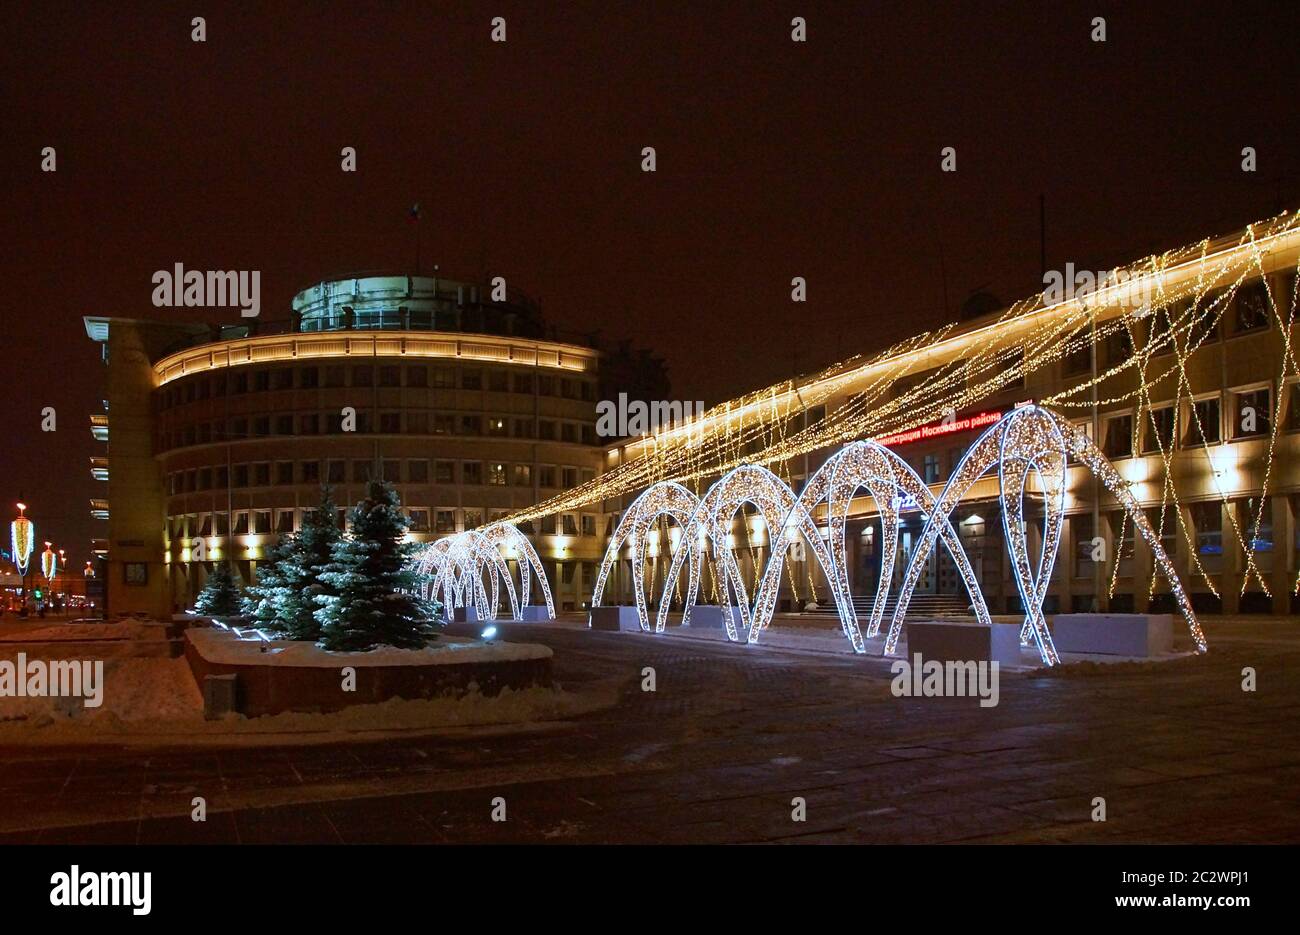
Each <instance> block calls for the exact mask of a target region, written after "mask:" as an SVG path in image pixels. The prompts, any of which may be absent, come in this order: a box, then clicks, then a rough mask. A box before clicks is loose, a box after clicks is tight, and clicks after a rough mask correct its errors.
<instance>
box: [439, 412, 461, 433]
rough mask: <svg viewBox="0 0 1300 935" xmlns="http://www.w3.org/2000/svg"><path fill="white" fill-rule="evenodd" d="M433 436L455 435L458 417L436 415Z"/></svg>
mask: <svg viewBox="0 0 1300 935" xmlns="http://www.w3.org/2000/svg"><path fill="white" fill-rule="evenodd" d="M433 434H434V435H455V434H456V417H455V416H450V415H443V414H436V415H434V417H433Z"/></svg>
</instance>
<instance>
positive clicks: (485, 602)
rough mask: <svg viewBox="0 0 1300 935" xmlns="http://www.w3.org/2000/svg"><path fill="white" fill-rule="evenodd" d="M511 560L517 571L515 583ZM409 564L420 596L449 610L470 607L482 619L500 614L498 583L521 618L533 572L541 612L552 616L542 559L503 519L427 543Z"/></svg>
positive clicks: (514, 614) (514, 616) (513, 614)
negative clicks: (543, 603) (543, 608)
mask: <svg viewBox="0 0 1300 935" xmlns="http://www.w3.org/2000/svg"><path fill="white" fill-rule="evenodd" d="M511 561H514V563H515V565H516V566H517V568H518V570H519V586H518V588H516V587H515V575H514V573H513V572H512V571H511V570H510V562H511ZM411 566H412V567H413V569H414V570H415V572H416V574H417V575H418V576H419V578H420V585H419V588H420V595H421V596H422V597H424V598H426V599H437V600H441V602H442V605H443V607H445V608H446V610H447V612H448V613H449V614H450V612H451V611H452V610H453V609H454V608H457V607H472V608H474V610H475V611H476V613H477V614H478V616H479V618H480V619H485V620H494V619H496V617H497V615H498V614H499V613H500V611H501V586H502V585H503V584H504V586H505V591H506V596H507V597H508V598H509V601H510V616H511V618H512V619H514V620H522V619H523V614H524V611H523V609H524V608H525V607H527V606H528V605H529V602H530V600H531V598H532V578H533V575H534V574H535V575H536V576H537V579H538V584H539V585H540V587H541V590H542V596H543V597H544V598H545V600H546V613H547V616H548V617H550V618H554V617H555V602H554V600H553V599H552V598H551V587H550V584H549V582H548V581H547V580H546V571H545V569H544V568H543V567H542V560H541V558H539V557H538V555H537V550H536V549H534V548H533V544H532V543H531V542H530V541H529V540H528V537H527V536H525V535H524V534H523V533H521V532H520V531H519V530H518V529H517V528H516V527H514V526H513V525H511V524H509V523H493V524H491V525H490V526H485V527H483V528H481V529H472V530H468V531H466V532H462V533H458V534H456V535H454V536H447V537H444V538H442V539H439V540H437V541H436V542H432V543H430V544H429V545H427V546H425V547H424V548H423V549H421V550H420V551H419V552H417V553H416V555H415V556H414V557H413V558H412V560H411ZM485 579H486V583H485Z"/></svg>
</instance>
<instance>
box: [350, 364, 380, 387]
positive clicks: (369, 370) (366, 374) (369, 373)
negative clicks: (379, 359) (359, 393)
mask: <svg viewBox="0 0 1300 935" xmlns="http://www.w3.org/2000/svg"><path fill="white" fill-rule="evenodd" d="M374 382H375V371H374V368H373V367H369V366H366V367H353V368H352V385H353V386H373V385H374Z"/></svg>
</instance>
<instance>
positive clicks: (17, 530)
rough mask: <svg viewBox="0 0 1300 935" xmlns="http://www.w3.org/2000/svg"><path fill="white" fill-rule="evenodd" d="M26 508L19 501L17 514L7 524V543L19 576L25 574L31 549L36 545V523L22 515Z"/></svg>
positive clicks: (30, 556) (25, 505)
mask: <svg viewBox="0 0 1300 935" xmlns="http://www.w3.org/2000/svg"><path fill="white" fill-rule="evenodd" d="M26 509H27V504H25V503H19V504H18V516H17V517H16V518H15V519H14V521H13V522H12V523H10V524H9V543H10V545H11V546H12V554H13V557H14V565H15V566H16V567H17V568H18V576H19V577H20V578H22V577H25V576H26V575H27V567H28V564H29V562H30V561H31V558H32V549H33V548H35V545H36V524H35V523H33V522H32V521H31V520H29V519H28V518H27V517H26V516H25V515H24V511H25V510H26Z"/></svg>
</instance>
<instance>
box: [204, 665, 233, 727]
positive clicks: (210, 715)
mask: <svg viewBox="0 0 1300 935" xmlns="http://www.w3.org/2000/svg"><path fill="white" fill-rule="evenodd" d="M237 679H238V676H235V675H209V676H207V677H205V678H204V679H203V716H204V717H205V718H207V719H208V720H209V721H211V720H215V719H216V718H221V717H225V716H226V715H227V714H231V713H233V712H234V711H236V710H237V708H236V704H237V701H238V699H237V697H236V692H237V690H238V681H237Z"/></svg>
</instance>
